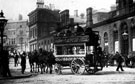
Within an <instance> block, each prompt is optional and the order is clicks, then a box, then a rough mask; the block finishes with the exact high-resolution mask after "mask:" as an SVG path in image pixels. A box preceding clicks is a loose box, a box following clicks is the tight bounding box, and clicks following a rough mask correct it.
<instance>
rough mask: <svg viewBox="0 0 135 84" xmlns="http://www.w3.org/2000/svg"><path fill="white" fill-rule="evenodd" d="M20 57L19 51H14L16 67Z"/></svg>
mask: <svg viewBox="0 0 135 84" xmlns="http://www.w3.org/2000/svg"><path fill="white" fill-rule="evenodd" d="M18 58H19V56H18V54H17V52H15V53H14V65H15V67H16V66H18Z"/></svg>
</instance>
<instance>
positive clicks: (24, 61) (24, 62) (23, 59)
mask: <svg viewBox="0 0 135 84" xmlns="http://www.w3.org/2000/svg"><path fill="white" fill-rule="evenodd" d="M21 67H22V71H21V72H22V74H24V72H25V69H26V53H25V52H23V53H22V55H21Z"/></svg>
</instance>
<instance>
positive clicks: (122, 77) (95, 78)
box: [0, 61, 135, 84]
mask: <svg viewBox="0 0 135 84" xmlns="http://www.w3.org/2000/svg"><path fill="white" fill-rule="evenodd" d="M11 66H12V67H11ZM19 66H20V65H19ZM19 66H18V67H14V64H13V61H12V62H10V68H12V69H13V68H14V69H15V68H18V70H19V68H20V67H19ZM115 70H116V67H115V66H113V67H112V66H109V67H107V68H106V67H105V68H104V69H103V70H102V71H99V72H97V73H96V74H95V75H89V74H87V73H85V74H84V75H74V74H72V73H71V70H70V69H65V70H63V74H62V75H57V74H55V73H54V72H53V74H46V73H44V74H37V75H33V76H31V77H27V78H19V79H5V80H0V84H134V83H135V68H127V67H124V70H125V71H124V72H116V71H115ZM28 71H29V64H28V61H27V68H26V72H28Z"/></svg>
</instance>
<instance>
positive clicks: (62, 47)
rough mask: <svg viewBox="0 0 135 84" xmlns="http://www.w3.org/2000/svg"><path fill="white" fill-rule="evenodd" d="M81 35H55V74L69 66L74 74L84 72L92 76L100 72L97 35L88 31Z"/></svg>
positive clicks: (100, 64)
mask: <svg viewBox="0 0 135 84" xmlns="http://www.w3.org/2000/svg"><path fill="white" fill-rule="evenodd" d="M88 31H89V32H87V33H84V34H82V35H75V34H74V35H56V36H55V37H54V47H53V50H54V56H55V59H56V64H55V72H56V73H57V74H60V73H61V71H62V69H63V68H64V67H67V66H69V67H70V68H71V71H72V72H73V73H74V74H83V73H84V72H85V71H86V72H88V73H90V74H94V73H95V72H97V71H99V70H102V68H103V66H102V62H101V55H100V52H99V51H100V50H101V48H100V47H99V42H100V39H99V33H98V32H97V31H92V30H91V29H88Z"/></svg>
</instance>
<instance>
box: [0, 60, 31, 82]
mask: <svg viewBox="0 0 135 84" xmlns="http://www.w3.org/2000/svg"><path fill="white" fill-rule="evenodd" d="M20 62H21V59H19V64H18V66H16V67H15V66H14V59H13V58H11V59H10V60H9V69H10V72H11V75H12V76H11V77H1V76H0V80H5V79H18V78H27V77H31V76H32V75H33V74H32V73H30V67H29V63H28V59H27V60H26V69H25V72H24V74H22V73H21V65H20Z"/></svg>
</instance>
